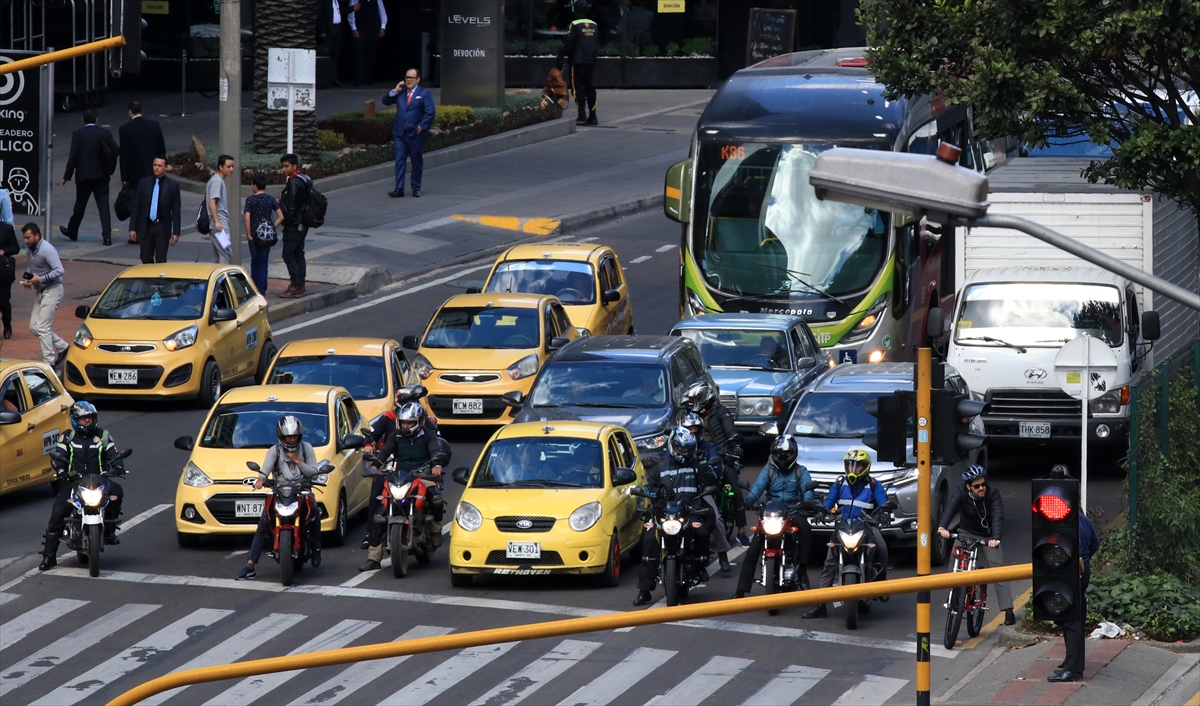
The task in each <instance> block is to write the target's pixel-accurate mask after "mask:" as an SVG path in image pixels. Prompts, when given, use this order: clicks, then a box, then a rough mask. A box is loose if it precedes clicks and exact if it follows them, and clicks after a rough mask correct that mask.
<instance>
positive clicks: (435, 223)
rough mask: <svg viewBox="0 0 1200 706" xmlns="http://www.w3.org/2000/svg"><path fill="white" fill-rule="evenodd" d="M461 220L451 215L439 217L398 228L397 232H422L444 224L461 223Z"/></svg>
mask: <svg viewBox="0 0 1200 706" xmlns="http://www.w3.org/2000/svg"><path fill="white" fill-rule="evenodd" d="M459 222H460V221H459V220H458V219H457V218H450V217H446V218H437V219H434V220H432V221H425V222H424V223H418V224H417V225H415V226H409V227H407V228H398V229H397V230H396V232H398V233H420V232H421V231H423V230H432V229H434V228H441V227H442V226H448V225H450V224H451V223H459Z"/></svg>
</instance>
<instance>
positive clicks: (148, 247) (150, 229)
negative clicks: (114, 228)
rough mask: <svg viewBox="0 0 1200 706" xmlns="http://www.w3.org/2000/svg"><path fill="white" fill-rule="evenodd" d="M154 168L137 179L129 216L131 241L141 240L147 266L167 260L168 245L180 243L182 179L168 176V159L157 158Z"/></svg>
mask: <svg viewBox="0 0 1200 706" xmlns="http://www.w3.org/2000/svg"><path fill="white" fill-rule="evenodd" d="M151 170H152V173H151V174H150V175H149V176H145V177H143V178H142V179H141V181H139V182H138V185H137V189H136V190H135V191H134V194H133V210H132V212H131V215H130V216H129V238H130V242H133V243H141V245H142V253H141V254H142V263H143V264H147V265H148V264H151V263H155V262H166V261H167V247H168V246H170V245H174V244H175V243H178V242H179V220H180V206H179V182H177V181H175V180H174V179H172V178H171V177H169V176H167V158H166V157H155V158H154V160H153V162H152V166H151ZM139 233H140V235H139Z"/></svg>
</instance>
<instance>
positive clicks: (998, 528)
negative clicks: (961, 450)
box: [937, 465, 1017, 625]
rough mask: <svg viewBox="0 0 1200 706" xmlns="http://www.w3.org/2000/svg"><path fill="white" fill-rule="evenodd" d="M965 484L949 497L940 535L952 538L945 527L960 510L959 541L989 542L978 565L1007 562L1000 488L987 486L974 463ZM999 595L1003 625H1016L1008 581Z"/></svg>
mask: <svg viewBox="0 0 1200 706" xmlns="http://www.w3.org/2000/svg"><path fill="white" fill-rule="evenodd" d="M962 479H963V487H962V489H960V490H959V491H958V494H957V495H955V496H954V497H953V498H951V499H950V502H949V504H947V505H946V510H945V511H944V512H942V517H941V521H940V522H938V529H937V531H938V534H940V535H941V536H943V537H949V536H950V531H949V530H947V529H946V526H947V525H949V524H950V520H951V518H953V517H954V515H955V514H956V513H957V514H958V516H959V520H958V543H959V544H970V543H972V542H980V541H986V542H987V543H986V544H985V545H984V546H982V547H980V551H979V557H980V560H979V563H978V565H977V566H978V568H981V569H984V568H988V567H993V566H1003V565H1004V554H1003V551H1002V550H1001V549H1000V535H1001V534H1003V533H1004V498H1002V497H1001V496H1000V491H999V490H996V489H995V488H993V487H991V486H990V485H988V482H987V469H986V468H984V467H983V466H980V465H974V466H971V467H969V468H967V470H965V471H963V474H962ZM996 595H997V596H999V598H1000V603H999V605H1000V608H1001V610H1003V611H1004V624H1005V625H1015V624H1016V622H1017V619H1016V618H1015V617H1013V600H1012V590H1011V589H1010V588H1009V587H1008V583H1007V582H1002V583H998V584H996Z"/></svg>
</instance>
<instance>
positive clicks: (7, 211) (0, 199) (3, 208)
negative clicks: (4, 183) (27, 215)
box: [0, 189, 17, 229]
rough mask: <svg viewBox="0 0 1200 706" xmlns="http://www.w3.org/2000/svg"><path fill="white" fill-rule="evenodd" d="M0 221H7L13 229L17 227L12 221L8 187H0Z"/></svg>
mask: <svg viewBox="0 0 1200 706" xmlns="http://www.w3.org/2000/svg"><path fill="white" fill-rule="evenodd" d="M0 223H7V224H9V225H10V226H12V227H13V228H14V229H15V228H16V227H17V224H16V223H13V212H12V199H11V198H9V196H8V189H0Z"/></svg>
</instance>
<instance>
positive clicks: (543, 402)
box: [530, 361, 669, 407]
mask: <svg viewBox="0 0 1200 706" xmlns="http://www.w3.org/2000/svg"><path fill="white" fill-rule="evenodd" d="M667 392H668V390H667V377H666V373H665V372H664V371H663V368H662V367H660V366H658V365H630V364H628V363H617V362H609V361H603V362H595V363H584V362H563V363H553V364H551V365H549V366H547V367H546V369H545V370H543V371H542V375H541V377H539V378H538V379H537V383H535V384H534V387H533V392H532V393H531V395H530V397H531V398H532V402H531V404H532V405H533V406H534V407H563V406H572V405H574V406H583V407H666V406H667V405H668V404H669V402H668V401H667V400H668V396H667Z"/></svg>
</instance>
